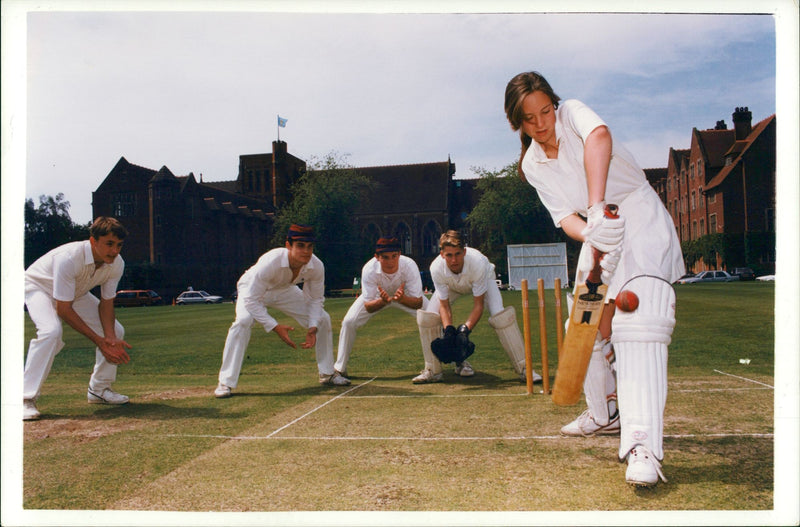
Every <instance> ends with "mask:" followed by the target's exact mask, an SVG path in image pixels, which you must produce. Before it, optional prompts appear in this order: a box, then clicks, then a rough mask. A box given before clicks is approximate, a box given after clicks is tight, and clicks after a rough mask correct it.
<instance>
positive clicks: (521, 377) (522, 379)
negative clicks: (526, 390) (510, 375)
mask: <svg viewBox="0 0 800 527" xmlns="http://www.w3.org/2000/svg"><path fill="white" fill-rule="evenodd" d="M531 379H533V384H537V383H540V382H542V376H541V375H539V374H538V373H536V370H531ZM519 382H523V383H527V382H528V376H527V375H526V374H525V372H524V371H523V372H522V373H520V374H519Z"/></svg>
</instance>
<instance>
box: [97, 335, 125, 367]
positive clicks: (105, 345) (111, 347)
mask: <svg viewBox="0 0 800 527" xmlns="http://www.w3.org/2000/svg"><path fill="white" fill-rule="evenodd" d="M97 347H98V348H100V353H102V354H103V356H104V357H105V358H106V360H108V362H110V363H111V364H128V362H130V360H131V357H130V355H128V352H127V351H125V348H127V349H131V345H130V344H128V343H127V342H125V341H124V340H120V339H112V338H108V337H106V338H103V340H101V341H100V343H99V344H98V346H97Z"/></svg>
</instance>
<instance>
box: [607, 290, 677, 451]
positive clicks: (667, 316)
mask: <svg viewBox="0 0 800 527" xmlns="http://www.w3.org/2000/svg"><path fill="white" fill-rule="evenodd" d="M622 289H626V290H629V291H632V292H634V293H635V294H636V295H637V296H638V297H639V307H638V308H637V309H636V310H635V311H633V312H628V313H626V312H623V311H620V310H617V311H616V313H615V315H614V319H613V320H612V334H611V342H612V343H613V345H614V352H615V354H616V363H617V385H618V388H617V390H618V391H617V393H618V397H619V411H620V427H621V436H620V445H619V458H620V459H625V457H626V456H627V455H628V452H630V450H631V449H632V448H633V447H634V446H636V445H637V444H640V445H643V446H645V447H647V448H649V449H650V451H651V452H652V453H653V455H654V456H655V457H656V458H657V459H659V460H661V459H663V458H664V446H663V442H664V407H665V405H666V401H667V355H668V353H667V346H668V345H669V343H670V341H671V339H672V330H673V329H674V327H675V291H674V290H673V289H672V286H671V285H670V284H668V283H667V282H666V281H664V280H661V279H658V278H653V277H648V276H640V277H636V278H634V279H632V280H631V281H629V282H628V283H627V284H625V285H624V286H623V288H622Z"/></svg>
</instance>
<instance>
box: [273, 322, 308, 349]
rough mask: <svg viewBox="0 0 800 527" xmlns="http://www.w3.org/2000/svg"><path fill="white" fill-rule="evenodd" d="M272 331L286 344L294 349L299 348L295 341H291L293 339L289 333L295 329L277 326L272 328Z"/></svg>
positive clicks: (284, 325)
mask: <svg viewBox="0 0 800 527" xmlns="http://www.w3.org/2000/svg"><path fill="white" fill-rule="evenodd" d="M272 331H273V332H275V334H276V335H278V337H279V338H280V339H281V340H282V341H284V342H285V343H286V344H288V345H289V346H291V347H293V348H297V344H295V343H294V341H293V340H292V339H291V337H289V332H290V331H294V328H293V327H291V326H287V325H286V324H278V325H277V326H275V327H274V328H272ZM306 340H308V339H306Z"/></svg>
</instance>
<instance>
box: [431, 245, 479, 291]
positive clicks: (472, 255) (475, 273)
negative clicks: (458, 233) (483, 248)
mask: <svg viewBox="0 0 800 527" xmlns="http://www.w3.org/2000/svg"><path fill="white" fill-rule="evenodd" d="M464 251H465V254H464V267H463V268H462V269H461V272H460V273H458V274H455V273H454V272H453V271H451V270H450V269H449V268H448V267H447V262H446V261H445V259H444V257H443V256H441V255H439V256H438V257H436V258H435V259H434V260H433V262H431V278H432V279H433V285H434V287H435V288H436V292H437V293H438V294H439V298H448V299H449V296H450V291H453V292H455V293H458V294H459V295H466V294H468V293H472V296H481V295H483V294H484V293H486V288H487V286H488V281H494V264H493V263H492V262H490V261H489V259H488V258H487V257H486V256H484V255H483V253H481V252H480V251H479V250H478V249H473V248H472V247H467V248H465V249H464Z"/></svg>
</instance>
